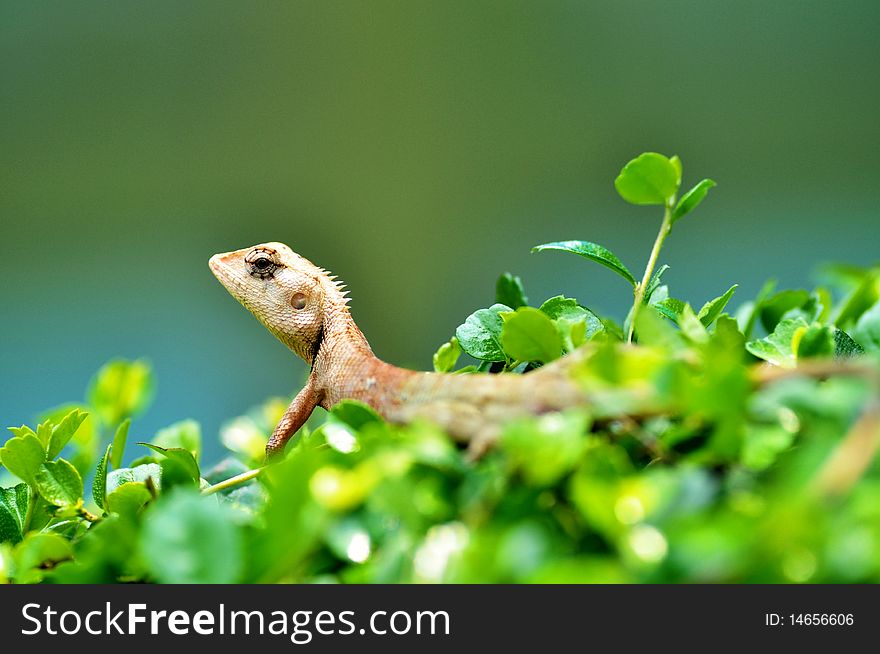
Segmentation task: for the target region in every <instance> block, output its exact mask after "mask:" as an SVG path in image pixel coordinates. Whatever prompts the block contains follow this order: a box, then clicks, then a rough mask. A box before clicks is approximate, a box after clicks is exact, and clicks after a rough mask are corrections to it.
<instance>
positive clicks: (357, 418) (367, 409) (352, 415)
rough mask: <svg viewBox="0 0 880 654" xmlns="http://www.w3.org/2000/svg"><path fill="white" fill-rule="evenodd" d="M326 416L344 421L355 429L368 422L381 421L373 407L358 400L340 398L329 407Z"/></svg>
mask: <svg viewBox="0 0 880 654" xmlns="http://www.w3.org/2000/svg"><path fill="white" fill-rule="evenodd" d="M328 418H329V419H331V420H334V421H336V422H341V423H344V424H346V425H348V426H349V427H351V428H352V429H354V430H355V431H358V430H360V429H361V428H362V427H363V426H364V425H368V424H370V423H374V422H379V423H381V422H383V420H382V416H380V415H379V414H378V413H376V410H375V409H373V407H371V406H370V405H368V404H364V403H363V402H359V401H358V400H342V401H341V402H337V403H336V404H334V405H333V408H332V409H330V414H329V416H328Z"/></svg>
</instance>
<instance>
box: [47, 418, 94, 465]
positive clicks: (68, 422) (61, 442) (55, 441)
mask: <svg viewBox="0 0 880 654" xmlns="http://www.w3.org/2000/svg"><path fill="white" fill-rule="evenodd" d="M88 417H89V414H88V413H86V412H85V411H80V410H79V409H74V410H73V411H71V412H70V413H68V414H67V415H66V416H64V418H62V419H61V422H59V423H58V426H56V427H55V428H54V429H53V430H52V434H51V436H50V437H49V449H48V452H47V453H46V458H47V459H49V460H50V461H51V460H52V459H54V458H55V457H56V456H58V455H59V454H61V450H63V449H64V446H65V445H67V444H68V443H69V442H70V439H71V438H73V435H74V434H75V433H76V430H77V429H79V426H80V425H81V424H82V423H83V421H84V420H85V419H86V418H88Z"/></svg>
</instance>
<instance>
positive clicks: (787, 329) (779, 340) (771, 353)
mask: <svg viewBox="0 0 880 654" xmlns="http://www.w3.org/2000/svg"><path fill="white" fill-rule="evenodd" d="M807 327H808V325H807V321H806V320H804V319H803V318H800V317H798V318H786V319H785V320H782V321H780V322H779V324H777V325H776V329H774V330H773V333H772V334H770V335H769V336H767V337H766V338H761V339H758V340H755V341H749V342H748V343H746V349H747V350H748V351H749V352H751V353H752V354H754V355H755V356H756V357H758V358H759V359H764V360H765V361H769V362H770V363H774V364H776V365H777V366H782V367H783V368H794V366H795V365H796V363H797V359H796V358H795V351H794V349H793V347H792V340H793V339H794V337H795V334H796V333H797V332H798V330H801V329H806V328H807Z"/></svg>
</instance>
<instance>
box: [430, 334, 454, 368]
mask: <svg viewBox="0 0 880 654" xmlns="http://www.w3.org/2000/svg"><path fill="white" fill-rule="evenodd" d="M460 356H461V345H459V344H458V339H457V338H456V337H455V336H453V337H452V338H451V339H450V340H449V341H448V342H446V343H444V344H443V345H441V346H440V347H439V348H438V349H437V351H436V352H434V356H433V358H432V360H433V363H434V372H450V371H451V370H452V369H453V368H455V364H456V363H458V358H459V357H460Z"/></svg>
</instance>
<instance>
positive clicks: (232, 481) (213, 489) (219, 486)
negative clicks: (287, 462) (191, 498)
mask: <svg viewBox="0 0 880 654" xmlns="http://www.w3.org/2000/svg"><path fill="white" fill-rule="evenodd" d="M267 467H268V466H263V467H262V468H255V469H254V470H248V471H246V472H243V473H241V474H240V475H235V477H230V478H229V479H224V480H223V481H220V482H217V483H216V484H214V485H213V486H208V487H207V488H206V489H205V490H203V491H202V495H213V494H214V493H219V492H220V491H222V490H226V489H227V488H232V487H233V486H238V485H239V484H243V483H245V482H247V481H250V480H251V479H256V478H257V477H259V476H260V474H261V473H262V472H263V471H264V470H265V469H266V468H267Z"/></svg>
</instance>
